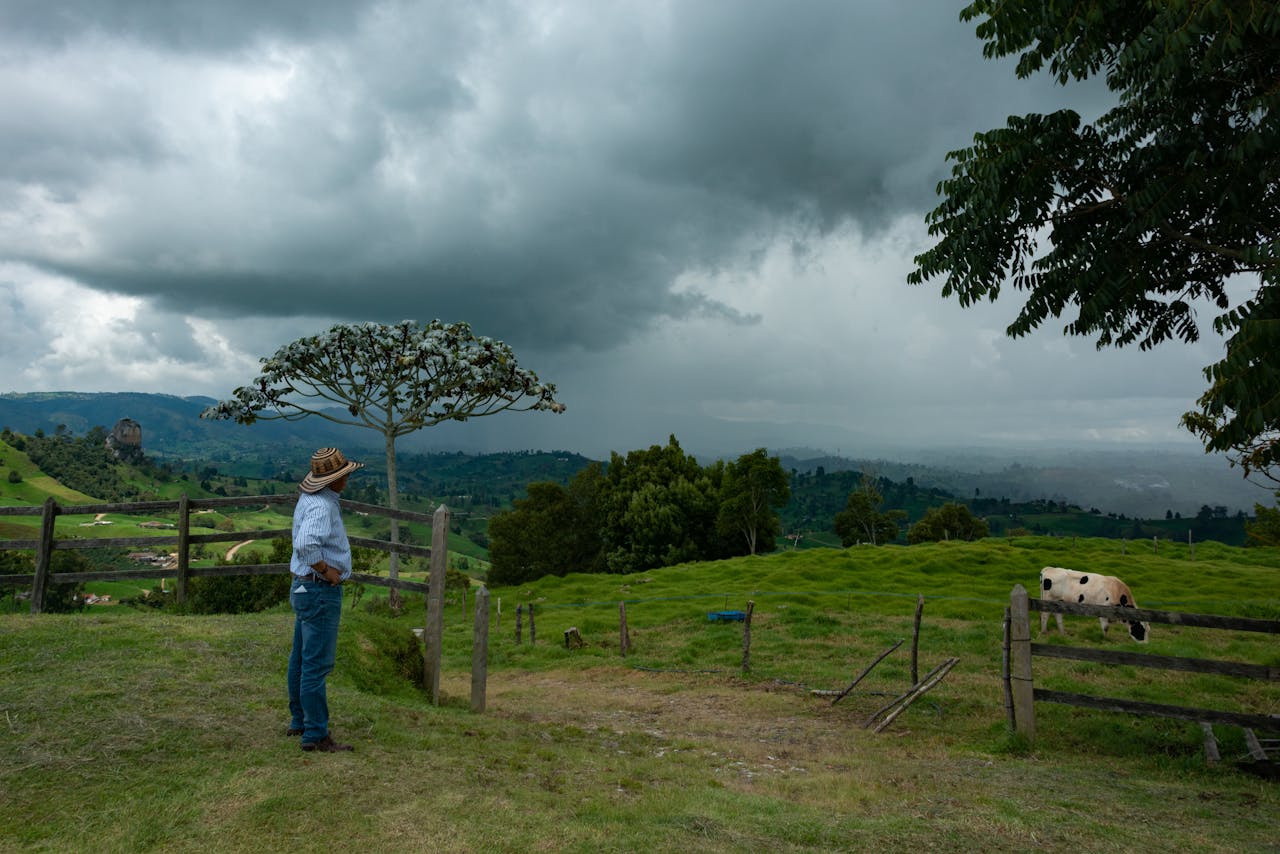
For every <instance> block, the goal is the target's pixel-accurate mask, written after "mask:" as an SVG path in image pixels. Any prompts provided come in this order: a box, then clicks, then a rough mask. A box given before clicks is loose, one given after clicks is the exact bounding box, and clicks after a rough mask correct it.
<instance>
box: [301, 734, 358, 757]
mask: <svg viewBox="0 0 1280 854" xmlns="http://www.w3.org/2000/svg"><path fill="white" fill-rule="evenodd" d="M302 749H303V750H305V751H307V752H308V753H310V752H312V751H315V752H318V753H341V752H342V751H344V750H355V748H354V747H352V746H351V745H349V744H338V742H336V741H334V740H333V739H332V738H331V737H330V736H327V735H326V736H325V737H324V738H322V739H320V740H319V741H309V742H308V741H304V742H303V743H302Z"/></svg>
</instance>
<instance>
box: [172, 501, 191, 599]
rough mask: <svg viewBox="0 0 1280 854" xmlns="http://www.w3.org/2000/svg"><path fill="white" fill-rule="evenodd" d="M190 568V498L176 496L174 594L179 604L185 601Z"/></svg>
mask: <svg viewBox="0 0 1280 854" xmlns="http://www.w3.org/2000/svg"><path fill="white" fill-rule="evenodd" d="M190 569H191V499H190V498H188V497H187V494H186V493H185V492H184V493H182V495H180V496H179V497H178V583H177V589H176V590H175V591H174V596H176V597H177V599H178V604H179V605H181V604H183V603H184V602H186V601H187V573H188V572H189V571H190Z"/></svg>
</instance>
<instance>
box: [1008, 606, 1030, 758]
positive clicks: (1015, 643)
mask: <svg viewBox="0 0 1280 854" xmlns="http://www.w3.org/2000/svg"><path fill="white" fill-rule="evenodd" d="M1030 608H1031V606H1030V604H1029V597H1028V596H1027V589H1026V588H1025V587H1023V586H1022V585H1021V584H1015V585H1014V587H1013V592H1012V593H1011V594H1009V647H1010V653H1011V657H1012V659H1013V670H1012V672H1011V673H1010V675H1009V676H1010V680H1011V681H1012V687H1013V718H1014V725H1015V726H1016V727H1017V731H1018V733H1019V734H1021V735H1023V736H1025V737H1026V739H1027V741H1033V740H1034V739H1035V737H1036V712H1035V686H1034V685H1033V684H1032V682H1031V612H1030Z"/></svg>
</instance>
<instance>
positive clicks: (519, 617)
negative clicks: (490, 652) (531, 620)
mask: <svg viewBox="0 0 1280 854" xmlns="http://www.w3.org/2000/svg"><path fill="white" fill-rule="evenodd" d="M523 622H524V606H523V605H517V606H516V646H519V645H520V640H521V638H520V636H521V635H522V634H524V626H523V625H521V624H522V623H523Z"/></svg>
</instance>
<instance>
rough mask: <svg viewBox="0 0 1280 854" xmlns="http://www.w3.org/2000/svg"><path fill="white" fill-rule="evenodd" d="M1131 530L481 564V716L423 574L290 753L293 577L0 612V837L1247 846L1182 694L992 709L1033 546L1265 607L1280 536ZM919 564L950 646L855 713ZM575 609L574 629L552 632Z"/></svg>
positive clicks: (1086, 669)
mask: <svg viewBox="0 0 1280 854" xmlns="http://www.w3.org/2000/svg"><path fill="white" fill-rule="evenodd" d="M1148 545H1149V544H1148ZM1138 546H1139V544H1135V543H1130V544H1128V547H1127V549H1126V550H1125V552H1124V553H1122V552H1121V544H1120V543H1117V542H1115V541H1108V540H1080V541H1077V542H1075V543H1074V544H1073V543H1072V542H1071V541H1070V540H1062V539H1050V538H1034V537H1033V538H1015V539H1013V540H987V541H983V542H979V543H971V544H962V543H940V544H934V545H928V546H913V547H910V548H905V547H892V546H890V547H878V548H872V547H859V548H853V549H848V550H834V549H833V550H812V551H808V552H803V551H800V552H788V553H785V554H777V555H771V556H764V557H754V558H739V559H734V560H728V561H719V562H713V563H705V564H690V565H683V566H678V567H669V568H665V569H657V570H650V571H648V572H645V573H642V574H638V575H630V576H616V575H592V576H586V575H570V576H567V577H565V578H560V579H556V578H546V579H542V580H540V581H537V582H534V583H532V584H528V585H522V586H520V587H517V588H496V589H494V590H492V591H491V600H490V601H491V608H492V613H491V633H490V647H489V660H490V672H489V683H488V708H487V711H486V712H484V713H483V714H473V713H471V712H470V711H468V699H467V698H468V695H469V690H470V675H469V668H470V663H471V634H472V627H471V621H470V618H469V617H468V616H467V615H465V614H464V613H463V612H462V608H461V606H460V605H459V604H458V603H456V602H455V603H454V604H453V605H451V606H449V607H448V608H447V610H446V614H445V621H446V628H445V638H444V661H445V674H444V678H443V680H442V685H443V689H444V693H445V701H444V703H443V704H442V705H441V706H438V707H433V706H431V705H430V704H429V703H428V702H427V700H426V698H425V697H424V696H423V695H422V693H421V692H420V691H419V690H418V689H416V688H415V687H414V685H413V682H412V681H411V680H412V678H413V677H414V675H415V668H414V662H415V661H416V660H417V655H418V652H417V649H416V646H415V644H414V643H413V642H412V640H411V638H412V635H411V634H410V632H409V629H410V628H411V627H413V626H415V625H419V626H420V625H421V624H422V619H423V613H422V610H421V604H420V600H411V601H410V603H409V604H410V607H409V609H408V610H407V611H406V613H405V615H403V616H402V617H400V618H391V617H388V616H385V615H384V611H385V609H383V608H381V607H379V606H378V603H377V602H376V601H375V602H374V605H373V607H372V609H371V610H366V608H365V607H364V606H362V607H361V608H359V609H357V610H356V611H351V610H350V609H348V610H347V611H346V612H345V613H344V616H343V627H342V630H341V634H340V641H339V644H340V646H339V653H338V667H337V670H336V671H335V673H334V676H333V677H332V679H331V680H330V692H329V694H330V702H331V705H332V708H333V714H334V727H335V731H336V732H337V733H338V734H339V735H340V736H341V737H343V738H344V740H346V739H349V740H351V741H353V742H354V743H355V744H356V746H357V750H356V752H355V753H353V754H348V755H344V756H323V757H311V756H307V755H304V754H302V753H300V752H299V751H298V749H297V745H296V743H295V742H294V741H292V740H290V739H286V738H284V737H283V736H282V735H281V731H282V729H283V726H284V725H285V723H286V722H287V717H286V714H285V709H284V690H283V672H284V665H285V659H286V656H287V652H288V646H289V637H290V625H291V620H292V618H291V615H290V614H289V613H288V612H287V609H285V608H281V609H277V610H275V611H271V612H266V613H262V614H255V615H246V616H238V617H179V616H174V615H166V614H163V613H159V614H156V613H151V612H137V611H131V610H128V609H122V608H114V609H106V610H101V609H99V610H92V611H90V612H88V613H86V614H83V615H78V616H62V615H44V616H40V617H29V616H24V615H4V616H0V709H2V710H3V712H4V717H5V720H6V727H7V731H6V738H5V739H3V740H0V802H2V804H3V807H4V808H3V810H0V839H3V840H7V841H8V842H7V843H6V844H12V845H14V846H15V847H21V848H42V849H53V850H83V849H86V848H93V849H95V850H130V851H147V850H165V851H173V850H177V851H194V850H201V849H203V850H236V851H249V850H254V851H263V850H268V851H269V850H281V851H283V850H291V851H292V850H299V849H301V850H335V851H347V850H358V851H374V850H376V851H411V850H454V851H477V852H479V851H517V850H546V849H552V850H566V849H567V850H588V849H589V850H615V851H633V850H653V851H693V850H697V851H741V850H748V849H753V850H769V851H802V850H881V851H919V850H933V849H945V850H1017V849H1034V850H1043V851H1080V850H1107V849H1116V848H1118V849H1120V850H1189V851H1223V852H1227V851H1231V852H1236V851H1254V850H1257V851H1261V850H1267V849H1268V848H1269V847H1271V846H1273V845H1274V840H1275V839H1276V838H1277V833H1280V790H1277V789H1276V787H1275V785H1274V784H1273V783H1269V782H1266V781H1264V780H1261V779H1259V778H1257V777H1255V776H1253V775H1251V774H1248V773H1246V772H1245V771H1243V770H1241V769H1238V768H1237V767H1236V765H1235V760H1236V759H1237V758H1239V757H1240V756H1241V755H1242V754H1243V753H1244V748H1243V740H1242V736H1241V734H1240V732H1239V730H1237V729H1234V728H1231V727H1218V728H1217V731H1218V735H1219V738H1220V740H1221V742H1222V750H1223V755H1224V760H1225V761H1224V762H1223V763H1222V764H1220V765H1216V766H1208V765H1206V764H1205V762H1204V758H1203V753H1202V751H1201V737H1200V731H1199V728H1198V727H1197V726H1195V725H1194V724H1187V723H1183V722H1178V721H1168V720H1161V719H1144V718H1136V717H1130V716H1126V715H1119V714H1111V713H1103V712H1092V711H1086V710H1080V709H1074V708H1070V707H1065V706H1054V705H1050V704H1038V706H1037V718H1038V730H1039V734H1040V737H1039V739H1038V740H1037V742H1036V743H1035V744H1034V745H1033V746H1031V747H1030V748H1029V749H1028V748H1027V747H1026V746H1025V745H1020V744H1019V743H1018V742H1017V741H1016V740H1015V739H1011V738H1010V737H1009V736H1008V735H1007V733H1006V728H1005V721H1004V711H1003V707H1002V703H1001V691H1000V682H999V661H1000V616H1001V614H1002V612H1003V607H1004V604H1005V603H1006V602H1007V600H1008V593H1009V589H1010V588H1011V587H1012V585H1013V584H1015V583H1022V584H1025V585H1029V586H1031V585H1034V582H1035V578H1036V572H1037V570H1038V569H1039V568H1040V567H1041V566H1043V565H1046V564H1054V565H1063V566H1072V567H1076V568H1087V569H1091V570H1096V571H1106V572H1114V573H1115V574H1119V575H1121V576H1122V577H1124V578H1125V579H1126V580H1127V581H1129V583H1130V585H1131V586H1132V588H1133V590H1134V593H1135V595H1136V596H1137V598H1138V601H1139V603H1140V604H1142V605H1144V606H1150V607H1161V608H1171V609H1172V608H1177V609H1182V610H1193V611H1208V612H1213V613H1222V614H1237V615H1242V616H1254V617H1268V618H1271V619H1275V618H1276V617H1277V616H1280V597H1278V592H1280V584H1277V578H1280V550H1276V549H1249V550H1243V549H1236V548H1229V547H1226V546H1220V545H1216V544H1201V545H1199V546H1198V547H1197V549H1196V553H1195V559H1194V560H1192V558H1191V554H1190V551H1189V550H1188V549H1186V547H1185V546H1183V547H1181V549H1174V548H1168V549H1166V548H1165V547H1164V546H1163V545H1162V546H1161V549H1160V554H1159V555H1153V554H1151V553H1150V549H1148V550H1147V551H1145V552H1144V551H1142V550H1141V549H1140V548H1138ZM917 593H923V594H924V595H925V597H926V604H925V610H924V620H923V627H922V632H921V640H920V668H921V672H922V673H923V672H925V671H927V670H928V669H930V668H932V667H933V666H934V665H936V664H938V663H940V662H941V661H942V660H944V659H945V658H947V657H950V656H954V657H957V658H959V659H960V663H959V664H958V665H957V667H956V668H955V670H953V671H952V672H951V674H950V675H949V676H948V678H947V679H946V680H945V681H944V682H943V683H942V684H941V685H939V686H938V687H937V688H936V689H934V690H933V691H932V692H931V693H930V694H928V695H926V698H925V699H924V700H922V701H921V702H919V703H916V704H915V705H914V706H912V707H911V708H910V709H908V710H907V712H906V713H905V714H903V715H902V717H900V718H899V719H898V720H897V721H896V722H895V723H894V724H893V725H892V726H891V727H890V728H889V729H888V730H886V731H885V732H884V733H881V734H879V735H873V734H871V733H870V732H869V731H868V730H865V729H863V728H862V722H863V721H864V720H865V719H866V718H867V717H868V716H870V715H871V714H872V713H873V712H874V711H876V710H877V709H878V708H880V707H881V706H882V705H884V704H885V703H886V702H888V700H889V699H891V698H892V697H893V696H896V695H897V694H899V693H901V692H902V691H903V690H905V688H906V687H907V684H908V683H909V681H910V677H909V662H908V656H907V653H906V648H905V647H904V648H901V649H899V650H898V652H896V653H894V654H893V655H891V656H889V657H888V658H887V659H886V660H885V661H884V662H883V663H882V664H881V665H879V666H878V667H877V668H876V669H875V671H873V673H872V674H871V676H869V677H868V678H867V679H866V680H865V681H864V682H863V683H862V684H860V685H859V686H858V687H857V688H856V689H855V690H854V691H853V692H851V693H850V695H849V696H848V697H846V698H845V699H844V700H843V701H842V702H841V703H839V704H837V705H832V703H831V700H830V697H823V696H817V695H814V694H813V693H811V691H812V689H828V690H830V689H841V688H843V687H845V686H846V685H847V684H848V682H849V681H850V680H851V679H852V676H853V675H854V674H856V673H857V672H859V671H860V670H861V669H862V668H863V667H864V666H865V665H867V664H869V663H870V662H871V661H872V660H873V659H874V658H875V656H876V655H878V654H879V653H880V652H881V651H883V650H884V649H885V648H887V647H888V646H889V645H890V644H892V643H894V642H896V641H897V640H899V639H903V638H909V637H910V632H911V621H912V614H913V612H914V608H915V601H916V599H915V597H916V594H917ZM748 600H751V601H754V602H755V616H754V619H753V624H752V645H751V667H750V670H749V671H747V672H744V671H743V670H742V667H741V665H742V626H741V624H737V623H713V622H710V621H709V620H708V619H707V612H708V611H712V610H720V609H722V608H726V607H727V608H740V607H744V606H745V604H746V602H747V601H748ZM623 601H625V602H626V608H627V617H628V622H629V626H630V634H631V642H632V652H631V654H630V655H629V656H628V657H627V658H626V659H623V658H622V657H621V656H620V655H619V649H618V613H619V603H620V602H623ZM499 603H501V606H500V607H501V616H500V617H499V614H498V611H499ZM517 604H520V605H521V606H527V605H529V604H532V605H534V616H535V618H536V629H537V638H538V639H537V643H536V644H533V643H530V638H529V629H530V626H529V623H530V621H529V616H528V613H527V611H526V612H525V613H524V614H523V615H522V617H523V633H522V634H523V637H522V641H523V642H522V643H520V644H517V643H516V640H515V635H514V623H515V620H514V616H515V615H514V610H515V606H516V605H517ZM522 610H523V608H522ZM571 626H572V627H576V628H578V629H579V632H580V633H581V635H582V636H583V637H584V639H585V640H586V642H587V646H586V647H585V648H583V649H574V650H570V649H566V648H565V646H564V645H563V643H562V635H563V632H564V631H565V630H566V629H568V628H569V627H571ZM1068 633H1069V640H1070V641H1071V642H1072V643H1077V644H1083V645H1086V646H1106V647H1108V648H1134V647H1133V645H1132V644H1130V643H1129V642H1128V641H1125V640H1122V639H1121V638H1122V637H1123V636H1122V634H1121V633H1120V632H1118V631H1117V630H1116V629H1115V628H1114V627H1113V630H1112V633H1111V636H1110V637H1109V638H1108V639H1107V640H1105V641H1104V640H1102V639H1101V637H1100V633H1099V629H1098V623H1097V621H1096V620H1092V619H1083V618H1076V619H1070V618H1068ZM1050 642H1053V643H1059V642H1061V641H1059V640H1058V639H1057V635H1056V634H1054V635H1053V636H1052V638H1051V641H1050ZM1142 651H1144V652H1151V653H1156V654H1165V655H1188V656H1200V657H1207V658H1218V659H1226V660H1240V661H1251V662H1256V663H1264V664H1270V665H1273V666H1276V665H1280V650H1277V648H1276V645H1275V643H1274V638H1273V637H1270V636H1262V635H1259V636H1256V637H1255V636H1251V635H1250V634H1249V633H1233V632H1210V631H1207V630H1198V629H1185V628H1178V627H1170V626H1153V631H1152V640H1151V643H1150V645H1149V647H1147V648H1144V649H1143V650H1142ZM1036 679H1037V684H1043V685H1045V686H1047V687H1056V688H1059V689H1062V690H1086V691H1091V692H1094V693H1099V694H1104V695H1109V696H1124V697H1131V698H1137V699H1145V700H1150V701H1152V702H1168V703H1176V704H1179V705H1190V706H1204V707H1210V708H1221V709H1230V710H1242V711H1250V712H1253V713H1258V712H1262V713H1268V712H1271V713H1274V712H1275V711H1277V710H1278V709H1280V688H1278V687H1277V686H1276V685H1275V683H1262V682H1246V681H1243V680H1235V679H1228V678H1226V677H1205V676H1197V675H1188V674H1179V673H1170V672H1166V671H1156V670H1145V669H1137V668H1131V667H1123V668H1115V669H1114V671H1112V670H1108V669H1107V668H1103V667H1101V666H1099V665H1091V664H1085V663H1068V662H1056V661H1048V662H1047V663H1043V664H1042V663H1041V660H1039V659H1038V660H1037V663H1036ZM314 792H319V793H323V794H322V795H320V796H315V795H312V794H309V793H314ZM300 793H308V794H300ZM318 798H319V799H320V800H322V805H320V806H317V803H318ZM1136 816H1141V820H1135V817H1136ZM0 847H3V846H2V845H0Z"/></svg>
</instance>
